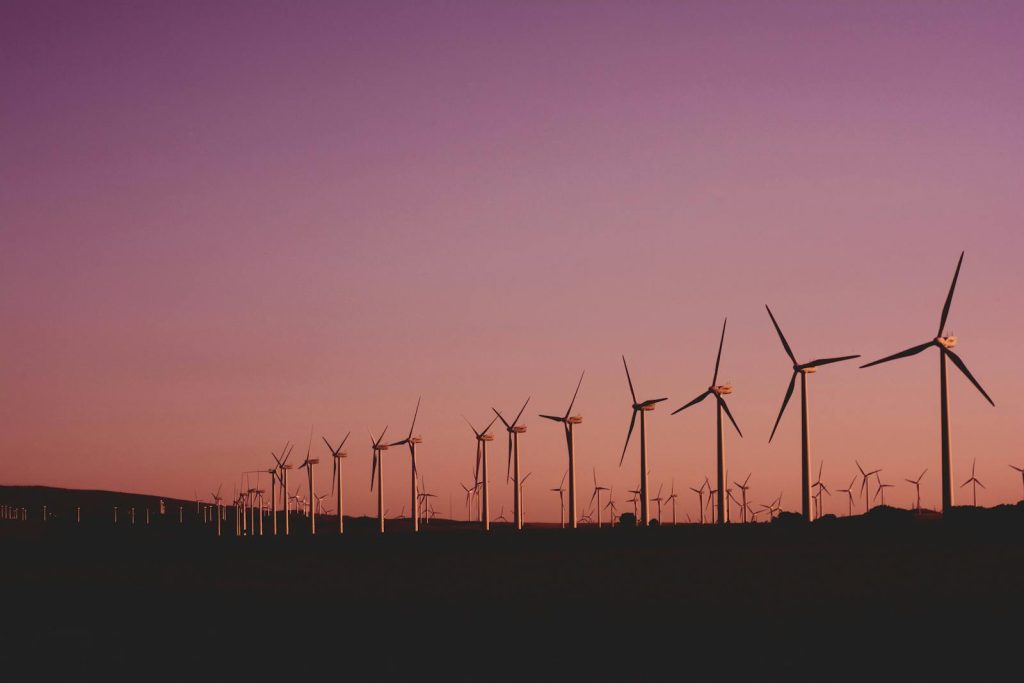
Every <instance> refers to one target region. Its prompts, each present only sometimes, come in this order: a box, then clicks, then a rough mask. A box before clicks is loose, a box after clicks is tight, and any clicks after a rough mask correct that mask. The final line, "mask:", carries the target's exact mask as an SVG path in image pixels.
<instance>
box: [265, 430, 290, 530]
mask: <svg viewBox="0 0 1024 683" xmlns="http://www.w3.org/2000/svg"><path fill="white" fill-rule="evenodd" d="M290 453H291V446H290V445H289V444H288V442H285V444H284V448H282V449H281V457H280V458H279V457H277V453H274V452H273V451H271V452H270V457H272V458H273V459H274V463H275V465H274V467H272V468H270V469H269V470H267V473H268V474H269V475H270V508H271V528H272V530H273V533H274V535H275V536H277V483H278V482H279V481H281V471H282V466H283V464H284V460H287V459H288V455H289V454H290ZM281 486H282V488H281V490H282V491H284V490H285V489H284V484H283V483H282V484H281Z"/></svg>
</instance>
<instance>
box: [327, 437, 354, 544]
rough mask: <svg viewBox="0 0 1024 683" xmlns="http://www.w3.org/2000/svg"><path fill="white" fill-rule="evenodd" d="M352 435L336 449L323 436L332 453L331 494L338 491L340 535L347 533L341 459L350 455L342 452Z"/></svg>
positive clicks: (343, 440)
mask: <svg viewBox="0 0 1024 683" xmlns="http://www.w3.org/2000/svg"><path fill="white" fill-rule="evenodd" d="M351 434H352V432H349V433H348V434H346V435H345V438H344V439H342V440H341V443H339V444H338V447H337V448H335V447H334V446H332V445H331V442H330V441H328V440H327V437H326V436H321V437H320V438H322V439H323V440H324V444H325V445H326V446H327V450H329V451H330V452H331V462H332V463H333V465H332V469H331V493H334V489H335V488H337V489H338V533H339V534H343V533H345V514H344V512H345V508H343V507H342V505H341V503H342V495H341V494H342V486H341V459H342V458H347V457H348V453H346V452H345V451H343V450H341V449H342V448H344V447H345V442H346V441H348V437H349V436H350V435H351Z"/></svg>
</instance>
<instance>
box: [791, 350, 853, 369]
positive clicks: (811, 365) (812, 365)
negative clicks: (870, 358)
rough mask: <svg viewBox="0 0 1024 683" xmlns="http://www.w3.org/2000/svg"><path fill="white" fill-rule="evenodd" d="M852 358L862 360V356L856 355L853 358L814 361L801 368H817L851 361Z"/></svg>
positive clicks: (843, 357)
mask: <svg viewBox="0 0 1024 683" xmlns="http://www.w3.org/2000/svg"><path fill="white" fill-rule="evenodd" d="M852 358H860V354H859V353H858V354H854V355H852V356H839V357H837V358H819V359H818V360H812V361H811V362H810V363H804V364H803V365H801V366H800V367H802V368H817V367H820V366H822V365H829V364H830V363H839V362H841V361H844V360H850V359H852Z"/></svg>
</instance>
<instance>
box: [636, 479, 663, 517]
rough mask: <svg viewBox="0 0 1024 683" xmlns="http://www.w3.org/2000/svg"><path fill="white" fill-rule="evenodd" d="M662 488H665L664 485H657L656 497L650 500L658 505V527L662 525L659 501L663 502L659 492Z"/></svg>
mask: <svg viewBox="0 0 1024 683" xmlns="http://www.w3.org/2000/svg"><path fill="white" fill-rule="evenodd" d="M664 487H665V485H664V484H661V485H659V486H658V495H657V496H655V497H654V498H651V500H652V501H654V502H655V503H657V504H658V524H659V525H660V524H661V523H662V521H661V501H662V500H664V499H663V498H662V497H661V490H662V489H663V488H664ZM641 510H642V508H641Z"/></svg>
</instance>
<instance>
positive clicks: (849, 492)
mask: <svg viewBox="0 0 1024 683" xmlns="http://www.w3.org/2000/svg"><path fill="white" fill-rule="evenodd" d="M856 482H857V475H856V474H855V475H853V479H852V480H851V481H850V485H849V486H848V487H846V488H845V489H836V490H837V491H838V492H839V493H845V494H846V496H847V498H849V511H848V512H847V513H846V516H847V517H853V485H854V484H855V483H856Z"/></svg>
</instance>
